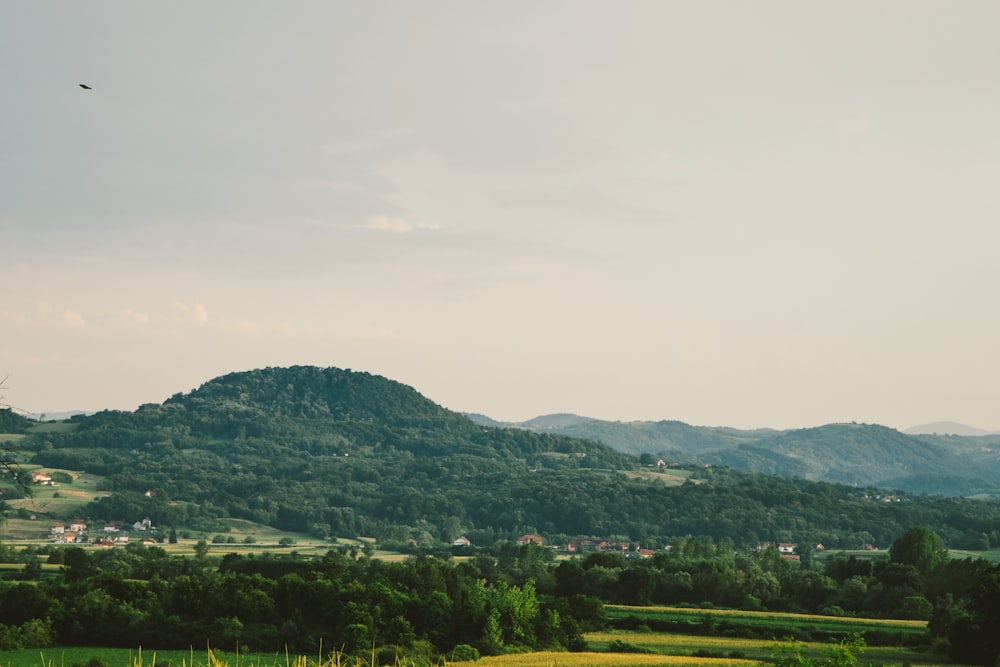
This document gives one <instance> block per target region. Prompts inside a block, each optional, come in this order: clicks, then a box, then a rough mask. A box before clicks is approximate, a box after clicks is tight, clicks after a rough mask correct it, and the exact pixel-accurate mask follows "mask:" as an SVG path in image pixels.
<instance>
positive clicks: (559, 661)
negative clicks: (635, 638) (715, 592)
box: [449, 651, 761, 667]
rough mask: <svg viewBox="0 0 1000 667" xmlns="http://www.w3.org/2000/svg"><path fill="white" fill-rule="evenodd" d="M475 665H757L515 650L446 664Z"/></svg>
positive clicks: (727, 660)
mask: <svg viewBox="0 0 1000 667" xmlns="http://www.w3.org/2000/svg"><path fill="white" fill-rule="evenodd" d="M449 664H450V665H473V664H475V665H476V667H631V666H632V665H637V666H638V665H691V666H695V665H710V666H716V667H721V666H723V665H726V666H728V665H755V666H756V665H760V664H761V663H760V662H759V661H757V660H741V659H733V658H693V657H689V656H675V655H648V654H643V653H554V652H551V651H540V652H536V653H514V654H512V655H498V656H491V657H487V658H481V659H480V660H477V661H476V662H475V663H471V662H465V663H454V662H453V663H449Z"/></svg>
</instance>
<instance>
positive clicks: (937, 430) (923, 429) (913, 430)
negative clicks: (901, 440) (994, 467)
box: [903, 421, 1000, 437]
mask: <svg viewBox="0 0 1000 667" xmlns="http://www.w3.org/2000/svg"><path fill="white" fill-rule="evenodd" d="M903 433H906V434H907V435H939V434H940V435H962V436H970V437H975V436H980V435H1000V431H985V430H983V429H981V428H976V427H974V426H969V425H967V424H960V423H958V422H948V421H945V422H931V423H929V424H920V425H919V426H911V427H910V428H908V429H906V430H904V431H903Z"/></svg>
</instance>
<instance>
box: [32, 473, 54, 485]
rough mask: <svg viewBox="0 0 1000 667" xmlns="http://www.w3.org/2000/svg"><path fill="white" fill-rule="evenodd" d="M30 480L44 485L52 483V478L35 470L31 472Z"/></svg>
mask: <svg viewBox="0 0 1000 667" xmlns="http://www.w3.org/2000/svg"><path fill="white" fill-rule="evenodd" d="M31 481H32V482H33V483H35V484H41V485H43V486H45V485H48V484H51V483H52V478H51V477H49V476H48V475H46V474H45V473H43V472H39V471H37V470H35V471H34V472H32V473H31Z"/></svg>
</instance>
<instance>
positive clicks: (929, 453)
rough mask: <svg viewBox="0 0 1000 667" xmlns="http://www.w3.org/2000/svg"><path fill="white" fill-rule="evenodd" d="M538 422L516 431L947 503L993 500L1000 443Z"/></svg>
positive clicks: (856, 428) (830, 430)
mask: <svg viewBox="0 0 1000 667" xmlns="http://www.w3.org/2000/svg"><path fill="white" fill-rule="evenodd" d="M556 417H557V418H556V419H549V418H546V417H538V418H535V419H533V420H529V421H526V422H520V423H517V424H509V426H512V427H517V428H525V429H529V430H534V431H539V432H546V433H557V434H560V435H568V436H572V437H576V438H586V439H591V440H597V441H599V442H603V443H604V444H606V445H608V446H609V447H612V448H614V449H616V450H618V451H622V452H627V453H629V454H633V455H642V454H649V455H652V456H656V457H663V458H664V459H666V460H668V461H676V462H680V463H687V464H712V465H725V466H730V467H733V468H736V469H739V470H749V471H754V472H763V473H769V474H774V475H781V476H784V477H799V478H803V479H808V480H814V481H825V482H836V483H841V484H848V485H854V486H875V487H883V488H888V489H896V490H902V491H911V492H915V493H937V494H942V495H948V496H984V497H1000V479H998V478H1000V436H997V435H981V436H975V437H972V436H958V435H919V436H917V435H909V434H906V433H901V432H899V431H897V430H895V429H891V428H887V427H885V426H880V425H878V424H854V423H852V424H827V425H824V426H819V427H815V428H806V429H795V430H789V431H776V430H768V429H761V430H740V429H735V428H724V427H708V426H691V425H689V424H685V423H683V422H679V421H658V422H646V421H642V422H617V421H616V422H612V421H603V420H599V419H590V418H587V417H580V416H576V415H572V416H571V417H573V418H572V419H571V418H570V416H567V415H557V416H556Z"/></svg>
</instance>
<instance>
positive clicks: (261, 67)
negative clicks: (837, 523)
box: [0, 0, 1000, 429]
mask: <svg viewBox="0 0 1000 667" xmlns="http://www.w3.org/2000/svg"><path fill="white" fill-rule="evenodd" d="M997 25H1000V4H997V3H995V2H992V1H978V0H967V1H964V2H961V3H954V2H944V1H940V2H926V1H922V0H885V1H882V2H869V1H867V0H865V1H850V0H849V1H846V2H838V3H820V2H801V1H799V0H793V1H787V2H785V1H781V2H777V1H773V0H762V1H760V2H752V3H751V2H736V1H733V2H719V1H713V0H707V1H704V2H671V1H669V0H662V1H661V0H656V1H652V2H638V1H632V2H629V1H625V2H591V1H588V0H566V1H548V0H542V1H537V0H532V1H530V2H528V1H523V0H510V1H505V2H464V1H456V2H440V1H434V0H431V1H428V2H420V3H410V2H384V1H379V0H376V1H373V2H357V3H348V2H328V1H326V0H322V1H305V0H301V1H292V2H287V3H274V2H252V1H246V0H239V1H235V0H231V1H224V0H222V1H217V2H211V3H204V2H192V1H177V2H170V3H136V2H126V1H121V2H102V1H99V0H98V1H94V2H87V3H80V2H51V3H11V4H9V5H8V6H6V7H5V10H4V20H3V22H2V24H0V85H2V89H0V90H2V92H0V101H2V104H0V261H2V269H0V277H2V281H3V286H4V288H5V289H4V290H3V292H2V297H0V378H3V377H6V380H5V381H4V383H3V389H2V393H0V396H3V397H4V398H3V399H2V401H3V402H4V403H7V404H10V405H13V406H16V407H18V408H20V409H22V410H25V411H28V412H32V413H35V414H40V413H46V412H49V413H51V412H57V411H68V410H85V411H95V410H103V409H121V410H133V409H135V408H136V407H138V406H139V405H141V404H144V403H159V402H162V401H163V400H165V399H166V398H168V397H170V396H171V395H173V394H176V393H178V392H188V391H191V390H193V389H195V388H196V387H198V386H200V385H201V384H202V383H204V382H207V381H208V380H210V379H212V378H214V377H217V376H219V375H222V374H225V373H229V372H232V371H243V370H250V369H255V368H264V367H269V366H289V365H298V364H304V365H315V366H322V367H327V366H335V367H338V368H349V369H352V370H356V371H366V372H369V373H374V374H377V375H384V376H386V377H388V378H391V379H393V380H397V381H399V382H402V383H404V384H407V385H410V386H412V387H414V388H415V389H416V390H418V391H419V392H421V393H422V394H423V395H425V396H427V397H428V398H430V399H431V400H433V401H434V402H436V403H439V404H441V405H443V406H445V407H447V408H450V409H452V410H458V411H463V412H477V413H482V414H485V415H488V416H490V417H493V418H494V419H499V420H507V421H519V420H526V419H530V418H532V417H534V416H537V415H542V414H549V413H556V412H571V413H575V414H579V415H586V416H589V417H594V418H600V419H610V420H622V421H632V420H660V419H677V420H680V421H684V422H687V423H691V424H697V425H725V426H734V427H741V428H754V427H771V428H799V427H808V426H818V425H821V424H826V423H831V422H848V421H858V422H864V423H879V424H884V425H887V426H891V427H894V428H900V429H904V428H907V427H910V426H914V425H916V424H922V423H926V422H932V421H938V420H953V421H958V422H962V423H965V424H969V425H972V426H976V427H979V428H987V429H1000V414H998V406H1000V354H998V351H1000V343H998V341H1000V336H998V330H1000V308H998V307H997V304H998V303H1000V277H998V275H997V272H998V266H1000V263H998V261H997V259H998V255H1000V224H998V212H1000V188H998V182H1000V123H998V122H997V119H998V118H1000V40H997V39H996V26H997ZM80 83H85V84H87V85H89V86H91V88H92V90H84V89H82V88H81V87H79V85H78V84H80Z"/></svg>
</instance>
